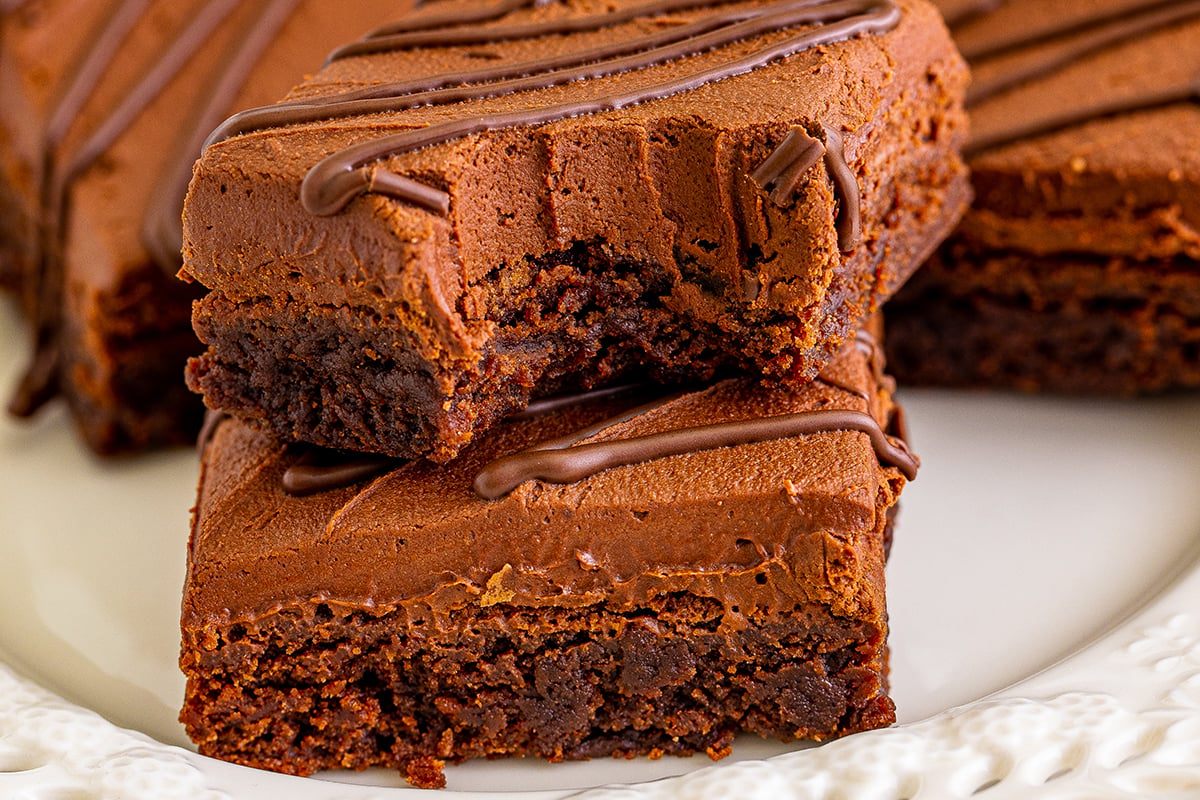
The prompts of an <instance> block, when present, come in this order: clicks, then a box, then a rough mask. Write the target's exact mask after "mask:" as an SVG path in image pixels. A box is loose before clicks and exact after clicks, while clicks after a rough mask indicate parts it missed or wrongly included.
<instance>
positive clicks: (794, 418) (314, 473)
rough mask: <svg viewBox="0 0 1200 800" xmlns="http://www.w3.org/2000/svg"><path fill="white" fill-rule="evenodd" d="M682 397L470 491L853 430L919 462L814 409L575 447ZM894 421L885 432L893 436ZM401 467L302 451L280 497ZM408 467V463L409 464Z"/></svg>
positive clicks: (840, 416) (504, 462)
mask: <svg viewBox="0 0 1200 800" xmlns="http://www.w3.org/2000/svg"><path fill="white" fill-rule="evenodd" d="M852 346H854V347H855V348H856V349H858V350H859V351H860V352H862V353H863V354H864V355H866V356H867V358H868V359H869V360H870V361H871V363H872V369H877V368H878V365H877V364H876V363H875V361H876V359H877V358H878V357H879V356H878V347H877V345H876V343H875V340H874V338H872V337H871V335H870V334H868V333H866V332H860V333H859V334H857V335H856V336H855V339H854V344H853V345H852ZM820 380H822V381H823V382H825V383H827V384H828V385H830V386H832V387H833V388H836V389H841V390H843V391H846V392H848V393H850V394H853V395H857V396H859V397H862V398H864V399H867V400H869V398H868V397H867V396H866V393H864V392H862V391H859V390H856V389H853V388H849V387H846V386H842V385H841V384H839V383H837V382H832V381H830V380H828V379H827V378H825V377H824V376H822V377H821V378H820ZM646 388H647V387H646V386H643V385H627V386H614V387H608V388H604V389H596V390H591V391H587V392H579V393H573V394H564V395H556V396H554V397H550V398H545V399H544V400H539V401H535V402H533V403H531V404H530V405H529V406H528V407H527V408H526V409H525V411H523V412H520V413H517V414H514V415H512V416H511V417H509V421H510V422H520V421H524V420H529V419H533V418H535V417H540V416H545V415H547V414H553V413H555V412H557V411H560V410H562V409H564V408H569V407H572V406H578V405H580V404H583V403H590V402H596V401H602V400H607V399H612V398H614V397H618V396H621V395H626V394H630V393H633V392H638V391H642V390H645V389H646ZM688 391H690V390H680V391H676V392H674V393H671V394H668V395H667V396H665V397H661V398H658V399H656V400H653V401H651V402H648V403H645V404H642V405H638V406H636V407H633V408H630V409H628V410H626V411H623V412H620V413H618V414H616V415H615V416H612V417H609V418H607V419H605V420H602V421H600V422H597V423H594V424H592V425H588V426H586V427H584V428H581V429H579V430H577V431H574V432H572V433H569V434H567V435H565V436H560V437H558V438H556V439H551V440H549V441H546V442H542V443H541V444H538V445H535V446H533V447H529V448H526V449H525V450H522V451H520V452H517V453H513V454H511V455H506V456H501V457H499V458H497V459H495V460H493V461H491V462H489V463H488V464H486V465H485V466H484V467H483V468H482V469H481V470H480V471H479V473H478V474H477V475H476V477H475V480H474V483H473V488H474V490H475V493H476V494H478V495H479V496H480V497H482V498H484V499H485V500H495V499H498V498H500V497H503V496H504V495H506V494H508V493H509V492H511V491H512V490H513V489H515V488H516V487H517V486H519V485H520V484H522V483H524V482H525V481H528V480H535V479H537V480H542V481H546V482H548V483H574V482H576V481H580V480H583V479H585V478H589V477H591V476H593V475H596V474H598V473H600V472H603V471H604V470H607V469H611V468H613V467H619V466H627V465H631V464H637V463H641V462H644V461H652V460H655V459H659V458H666V457H668V456H672V455H682V454H685V453H693V452H699V451H703V450H713V449H716V448H720V447H734V446H738V445H745V444H753V443H755V442H763V441H770V440H775V439H787V438H793V437H797V436H806V435H811V434H816V433H832V432H835V431H858V432H860V433H865V434H867V436H868V437H869V438H870V440H871V445H872V447H873V448H874V449H875V454H876V457H878V458H879V460H880V462H882V463H884V464H889V465H891V466H894V467H896V468H898V469H899V470H900V471H901V472H902V473H903V474H904V475H905V477H907V478H908V479H909V480H912V479H914V478H915V477H916V474H917V468H918V466H919V465H920V461H919V459H917V457H916V456H914V455H913V454H912V453H911V452H909V450H908V447H907V445H906V444H905V442H904V440H903V438H902V437H898V436H894V435H890V434H889V433H887V432H885V431H884V429H883V428H882V427H881V426H880V424H879V423H878V422H877V421H876V420H875V418H874V417H872V416H871V415H870V414H868V413H866V412H863V411H854V410H849V409H817V410H812V411H800V412H796V413H793V414H781V415H778V416H771V417H760V418H754V419H744V420H736V421H731V422H723V423H715V424H711V425H699V426H692V427H687V428H680V429H676V430H667V431H661V432H658V433H653V434H648V435H644V436H635V437H630V438H628V439H615V440H611V441H605V442H595V443H589V444H582V445H581V444H579V442H582V441H584V440H585V439H589V438H591V437H593V436H596V435H597V434H599V433H601V432H603V431H605V430H607V429H609V428H611V427H613V426H615V425H619V424H621V423H624V422H628V421H630V420H633V419H635V418H637V417H640V416H642V415H643V414H646V413H648V412H650V411H653V410H655V409H658V408H661V407H663V406H665V405H667V404H669V403H671V402H673V401H675V400H678V399H679V398H681V397H682V396H684V395H685V394H687V393H688ZM895 424H896V421H895V419H893V423H892V425H891V426H889V430H896V428H895V427H894V426H895ZM404 463H406V462H403V461H400V460H399V459H394V458H388V457H385V456H374V455H368V454H363V453H351V452H347V451H341V450H329V449H326V448H319V447H313V446H307V445H306V446H303V449H302V451H301V455H300V456H299V458H298V459H297V460H296V461H295V462H293V463H292V464H291V465H290V466H288V468H287V469H286V470H285V471H284V473H283V477H282V480H281V486H282V488H283V490H284V491H285V492H286V493H288V494H290V495H294V496H304V495H310V494H316V493H319V492H327V491H333V490H335V489H342V488H345V487H348V486H352V485H353V484H355V483H358V482H360V481H363V480H367V479H370V478H374V477H377V476H379V475H382V474H383V473H385V472H387V471H389V470H392V469H395V468H397V467H399V466H401V465H402V464H404ZM408 463H411V462H408Z"/></svg>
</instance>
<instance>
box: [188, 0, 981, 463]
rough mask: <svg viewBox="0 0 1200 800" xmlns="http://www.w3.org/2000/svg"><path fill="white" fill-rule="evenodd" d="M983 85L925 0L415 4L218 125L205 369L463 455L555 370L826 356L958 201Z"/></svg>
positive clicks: (373, 438) (298, 409)
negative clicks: (969, 76) (972, 94)
mask: <svg viewBox="0 0 1200 800" xmlns="http://www.w3.org/2000/svg"><path fill="white" fill-rule="evenodd" d="M460 9H461V13H462V15H463V16H462V17H461V21H459V18H458V16H457V15H458V12H459V10H460ZM426 14H428V16H425V15H426ZM447 20H455V22H454V24H453V25H448V23H447ZM555 31H562V32H555ZM743 37H746V38H743ZM818 45H819V46H818ZM481 62H482V63H484V64H486V66H482V67H481V66H480V64H481ZM585 78H586V80H585ZM963 78H964V75H963V73H962V72H961V70H960V64H959V61H958V57H957V55H956V54H955V53H954V51H953V50H952V49H951V48H949V47H948V43H947V41H946V39H945V34H944V30H943V29H942V27H941V23H940V21H939V20H938V19H937V18H936V17H935V15H934V14H933V12H932V9H930V8H928V7H927V6H925V5H924V4H923V3H921V2H919V0H918V1H917V2H912V3H907V2H906V3H897V4H894V5H893V4H891V3H868V2H862V3H859V2H854V3H826V2H814V3H789V2H781V3H775V2H766V1H765V0H763V1H754V2H730V3H709V4H704V3H701V4H696V3H691V2H679V1H678V0H674V1H673V2H663V3H653V4H642V3H635V2H631V1H630V0H622V1H621V2H617V3H615V4H604V5H602V6H601V5H595V4H591V3H583V4H573V5H569V6H568V5H564V4H557V3H549V4H543V5H540V6H533V5H527V4H522V3H512V4H502V5H500V6H489V5H484V4H481V3H474V2H455V3H454V5H453V10H447V8H446V6H445V5H444V4H438V5H437V6H431V7H430V8H429V9H428V10H427V11H426V10H421V11H418V12H416V14H415V15H414V16H412V17H411V18H410V19H409V20H408V21H407V22H405V23H404V25H403V27H402V28H392V29H389V30H386V31H383V32H381V33H380V34H378V35H376V36H372V37H368V38H367V39H366V40H364V42H363V43H362V44H360V45H357V46H354V47H352V48H349V49H345V50H343V51H341V52H339V53H337V54H336V55H335V58H333V59H332V60H331V61H330V62H329V64H328V65H327V66H326V67H325V69H324V70H322V72H320V73H318V75H316V76H315V77H314V78H313V79H311V80H310V81H308V82H306V83H305V84H302V85H301V86H300V87H298V88H297V90H296V91H295V92H294V93H293V95H292V97H290V98H289V99H288V100H287V101H286V102H284V103H282V104H280V105H278V106H276V107H272V108H266V109H258V110H253V111H250V112H247V113H246V114H244V115H240V116H238V117H235V118H234V119H232V120H230V121H229V122H228V123H227V124H226V125H225V126H223V127H222V128H221V129H220V130H219V131H218V132H217V133H216V134H214V137H213V138H212V140H211V141H212V143H211V145H210V146H209V147H208V148H207V150H206V151H205V155H204V157H203V158H202V159H201V161H200V162H199V165H198V170H197V173H196V179H195V181H194V182H193V185H192V189H191V193H190V195H189V200H188V205H187V209H186V212H185V231H186V237H187V244H186V247H185V265H184V270H183V274H184V275H186V276H189V277H191V278H193V279H195V280H197V281H199V282H200V283H202V284H204V285H205V286H206V287H208V288H209V289H210V290H211V291H210V292H209V294H208V295H207V297H206V298H205V300H204V301H203V302H202V303H201V304H200V306H199V307H197V309H196V313H195V316H194V320H195V324H196V329H197V332H198V333H199V335H200V337H201V339H202V340H204V341H205V343H206V344H208V345H209V351H208V352H207V353H206V354H205V355H203V356H201V357H200V358H199V359H197V360H195V361H193V363H192V365H191V367H190V369H189V382H190V385H192V386H193V387H194V388H195V389H197V390H198V391H201V392H203V393H204V394H205V397H206V401H207V402H208V404H209V405H211V406H214V407H220V408H223V409H226V410H228V411H229V412H230V413H231V414H233V415H234V416H237V417H239V418H242V419H245V420H247V421H249V422H250V423H251V424H252V425H255V426H259V427H264V428H270V429H272V430H274V431H275V432H276V434H278V435H280V436H283V437H284V438H288V439H298V440H302V441H307V442H311V443H314V444H318V445H323V446H328V447H335V448H345V449H349V450H360V451H371V452H381V453H386V454H388V455H392V456H395V457H400V458H410V457H414V456H430V457H433V458H435V459H437V460H440V461H445V460H448V459H450V458H453V457H454V454H455V453H457V452H458V450H459V449H461V447H463V446H464V445H465V444H466V443H468V442H469V441H470V439H471V437H472V436H473V435H474V433H475V432H476V431H477V430H483V429H486V428H487V427H488V426H490V425H492V424H494V423H495V422H496V421H498V420H499V419H501V418H503V417H504V416H506V415H507V414H509V413H511V412H513V411H515V410H517V409H519V408H522V407H523V406H524V405H525V404H527V403H528V402H529V400H531V399H534V398H536V397H539V396H544V395H549V394H553V393H555V392H557V391H561V390H562V389H563V388H565V387H573V386H576V385H579V384H582V385H583V388H588V387H589V386H592V385H599V384H602V383H605V382H611V381H613V380H619V379H620V378H621V376H623V375H629V376H631V377H636V378H641V377H644V376H648V377H651V378H653V379H656V380H661V381H664V382H671V381H676V382H678V381H681V380H689V379H691V380H696V379H699V380H703V379H705V378H707V377H709V376H711V375H712V374H714V373H715V372H716V371H717V370H718V369H721V368H726V367H737V368H745V369H750V370H752V371H755V372H759V373H765V374H767V375H769V376H770V377H771V378H772V379H773V380H783V381H785V382H790V383H800V382H803V381H805V380H809V379H811V378H812V377H813V376H815V374H816V373H817V372H818V371H819V370H820V367H821V365H822V364H823V363H825V361H827V360H828V358H829V357H830V356H831V354H832V353H833V352H834V351H836V349H837V347H838V346H839V345H840V343H841V341H842V340H843V339H844V338H845V337H846V336H847V335H848V334H849V333H850V332H851V331H852V330H853V329H855V328H856V327H858V324H859V322H860V321H861V320H862V319H863V318H864V317H865V315H866V314H868V313H872V312H873V310H874V308H875V307H876V306H877V305H878V303H879V302H880V301H881V299H882V298H883V297H885V296H887V295H888V294H890V293H891V292H892V291H893V290H894V289H895V287H896V286H897V285H899V283H900V282H902V281H903V280H904V278H905V277H906V276H907V274H908V273H909V271H911V269H912V268H913V267H915V264H916V262H917V261H919V260H920V258H921V257H923V255H924V254H925V253H927V252H928V251H929V249H931V247H932V246H933V244H934V242H935V241H936V240H937V239H938V238H939V237H940V235H941V233H940V232H942V231H944V230H946V229H947V228H948V227H949V225H950V224H951V223H952V222H953V220H954V217H955V216H956V214H957V213H958V210H959V209H961V207H962V204H963V201H964V200H965V197H964V195H963V190H964V186H965V183H964V175H963V173H962V172H961V169H960V166H961V165H960V164H959V162H958V159H957V156H956V155H955V150H956V148H957V147H958V145H959V144H960V143H961V141H962V135H963V129H962V126H961V121H962V119H961V115H960V112H959V108H958V97H959V93H960V92H961V91H962V88H963V85H962V80H963ZM805 142H807V146H806V147H803V148H801V150H802V151H803V152H797V153H793V152H792V150H793V148H794V146H795V145H796V144H797V143H800V144H804V143H805ZM781 148H782V149H781ZM805 153H807V155H805ZM817 154H819V155H820V157H819V158H817V159H814V158H813V156H814V155H817ZM410 189H411V190H412V191H414V192H416V193H417V194H416V195H410V194H409V191H410ZM397 193H399V195H398V196H397ZM313 212H317V213H313ZM251 265H253V266H251ZM247 343H248V344H249V349H247ZM321 353H323V354H324V355H320V356H318V355H317V354H321Z"/></svg>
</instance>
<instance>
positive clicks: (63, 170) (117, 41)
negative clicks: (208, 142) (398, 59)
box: [0, 0, 397, 454]
mask: <svg viewBox="0 0 1200 800" xmlns="http://www.w3.org/2000/svg"><path fill="white" fill-rule="evenodd" d="M355 8H356V15H353V16H351V15H347V14H345V13H344V11H340V10H338V9H336V8H334V7H333V5H332V4H330V3H326V2H321V0H269V2H268V1H267V0H263V2H238V0H36V1H35V0H9V2H4V3H0V288H4V289H7V290H10V291H11V292H13V293H14V294H16V295H17V296H18V297H20V305H21V306H22V308H23V309H24V311H25V313H26V316H27V317H28V319H29V321H30V327H31V328H32V332H33V339H34V341H35V353H34V354H33V355H32V356H31V358H30V365H29V368H28V370H27V372H26V375H25V379H24V381H23V382H22V384H21V386H20V388H19V390H18V392H17V394H16V396H15V397H13V398H11V399H10V401H9V407H10V410H11V411H13V412H14V413H16V414H18V415H21V416H28V415H31V414H33V413H34V412H36V411H37V410H38V408H39V407H41V406H42V405H43V404H44V403H46V402H47V401H48V400H50V399H51V398H53V397H54V396H55V395H56V394H61V395H62V396H63V397H64V398H65V400H66V401H67V402H68V404H69V405H70V408H71V411H72V414H73V416H74V418H75V420H76V422H77V423H78V426H79V429H80V431H81V434H82V436H83V438H84V440H85V441H86V442H87V444H88V445H89V446H90V447H91V448H92V449H93V450H95V451H96V452H98V453H101V454H112V453H124V452H130V451H137V450H143V449H145V448H148V447H155V446H161V445H168V444H183V443H186V442H190V441H192V440H194V437H195V435H196V431H197V430H198V429H199V427H200V420H201V418H202V416H203V405H202V404H201V403H200V402H199V401H198V400H197V399H196V397H195V396H194V395H193V394H192V393H191V392H189V391H188V389H187V386H186V385H185V383H184V381H183V379H182V373H183V368H184V365H185V363H186V361H187V359H188V357H189V356H191V355H195V354H196V353H198V352H199V350H200V347H199V344H198V342H197V341H196V337H195V335H194V334H193V333H192V329H191V321H190V314H191V303H192V300H193V299H195V298H196V297H198V296H199V295H198V292H197V291H196V290H195V288H194V287H189V286H188V285H187V284H184V283H182V282H181V281H179V280H178V279H177V278H176V277H175V273H176V271H177V270H178V269H179V248H180V242H181V238H182V237H181V233H180V230H179V216H180V210H181V208H182V206H183V197H184V193H185V192H186V189H187V182H188V179H189V177H190V176H191V166H192V162H193V161H195V159H196V156H198V155H199V153H200V148H201V146H202V144H203V141H204V136H205V134H206V133H207V132H208V131H210V130H211V129H212V128H213V127H214V126H215V125H217V124H218V123H220V121H221V120H222V119H224V118H225V117H226V116H228V114H230V113H231V112H233V111H235V110H237V109H238V108H245V107H247V106H253V105H260V104H262V103H268V102H272V101H274V100H275V99H277V98H278V97H279V96H280V95H281V94H282V93H284V92H286V91H287V90H288V89H289V88H290V87H291V86H292V84H293V83H294V82H295V80H296V76H297V75H299V74H303V72H304V71H305V70H311V69H313V68H315V67H317V66H319V64H320V61H321V57H322V55H323V54H324V53H325V52H326V51H328V50H329V49H330V48H332V47H334V46H336V45H337V44H340V43H341V42H343V41H345V40H346V39H348V38H350V37H353V36H357V35H360V34H361V33H362V32H363V30H365V29H367V28H369V27H370V26H371V25H372V24H373V22H372V20H374V21H375V23H382V22H384V21H386V20H388V19H390V18H391V15H393V14H395V13H396V9H397V3H396V2H395V0H358V1H357V2H356V3H355Z"/></svg>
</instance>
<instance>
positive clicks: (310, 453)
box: [281, 447, 404, 497]
mask: <svg viewBox="0 0 1200 800" xmlns="http://www.w3.org/2000/svg"><path fill="white" fill-rule="evenodd" d="M403 463H404V462H402V461H399V460H397V459H395V458H388V457H387V456H376V455H368V454H364V453H345V452H342V451H339V450H326V449H324V448H319V447H306V448H305V449H304V451H303V452H302V453H301V455H300V457H299V458H298V459H297V460H296V461H295V462H294V463H292V464H291V466H289V467H288V468H287V469H286V470H285V471H284V473H283V479H282V481H281V483H282V486H283V490H284V491H285V492H287V493H288V494H290V495H292V496H294V497H304V496H307V495H310V494H318V493H320V492H329V491H333V490H334V489H341V488H344V487H346V486H353V485H354V484H356V483H359V482H360V481H365V480H368V479H370V478H375V477H378V476H380V475H382V474H383V473H385V472H390V471H391V470H393V469H396V468H397V467H399V466H400V465H401V464H403Z"/></svg>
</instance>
